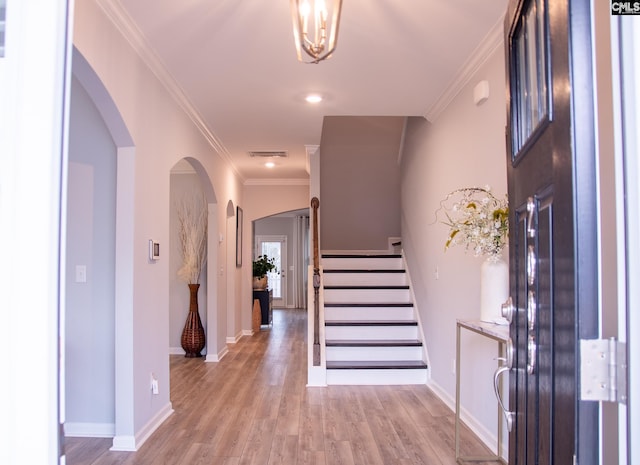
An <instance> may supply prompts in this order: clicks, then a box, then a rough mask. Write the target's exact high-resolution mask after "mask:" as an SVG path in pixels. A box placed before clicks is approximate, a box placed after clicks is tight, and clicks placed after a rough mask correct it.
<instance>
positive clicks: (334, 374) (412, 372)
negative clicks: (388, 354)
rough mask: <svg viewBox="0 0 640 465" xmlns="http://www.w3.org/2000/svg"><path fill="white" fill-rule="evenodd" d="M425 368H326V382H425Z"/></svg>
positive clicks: (377, 383)
mask: <svg viewBox="0 0 640 465" xmlns="http://www.w3.org/2000/svg"><path fill="white" fill-rule="evenodd" d="M426 382H427V370H426V369H404V370H400V369H390V370H331V369H327V384H332V385H336V384H344V385H368V384H369V385H374V384H375V385H384V384H389V385H391V384H396V385H397V384H426Z"/></svg>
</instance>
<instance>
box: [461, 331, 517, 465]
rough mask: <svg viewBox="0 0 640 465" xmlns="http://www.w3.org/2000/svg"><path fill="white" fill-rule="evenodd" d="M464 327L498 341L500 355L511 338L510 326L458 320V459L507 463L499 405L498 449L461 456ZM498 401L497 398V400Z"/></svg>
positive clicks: (500, 385) (501, 387)
mask: <svg viewBox="0 0 640 465" xmlns="http://www.w3.org/2000/svg"><path fill="white" fill-rule="evenodd" d="M462 329H466V330H467V331H471V332H474V333H476V334H480V335H481V336H484V337H487V338H489V339H492V340H494V341H497V342H498V357H504V356H505V355H504V352H505V345H506V343H507V341H508V340H509V326H501V325H496V324H493V323H487V322H484V321H479V320H457V324H456V422H455V429H456V435H455V445H456V461H457V462H458V463H460V462H486V461H494V462H498V461H499V462H501V463H504V464H506V463H507V462H506V461H505V460H504V459H503V458H502V425H503V421H502V411H501V410H500V406H499V405H498V444H497V448H496V449H497V451H496V452H495V453H494V454H493V455H488V456H461V455H460V372H461V371H462V367H461V364H460V332H461V330H462ZM502 389H503V380H500V384H499V385H498V392H499V394H500V395H502ZM496 403H497V400H496Z"/></svg>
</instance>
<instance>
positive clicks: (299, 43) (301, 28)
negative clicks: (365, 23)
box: [291, 0, 342, 63]
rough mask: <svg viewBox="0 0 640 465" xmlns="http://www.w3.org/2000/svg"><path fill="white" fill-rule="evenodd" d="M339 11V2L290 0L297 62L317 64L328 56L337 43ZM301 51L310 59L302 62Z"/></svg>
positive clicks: (340, 2)
mask: <svg viewBox="0 0 640 465" xmlns="http://www.w3.org/2000/svg"><path fill="white" fill-rule="evenodd" d="M328 4H329V5H330V6H328ZM341 9H342V0H291V16H292V19H293V37H294V40H295V42H296V50H297V52H298V60H300V61H304V62H305V63H319V62H321V61H322V60H325V59H327V58H329V57H330V56H331V54H332V53H333V52H334V51H335V49H336V45H337V42H338V27H339V25H340V10H341ZM310 28H311V32H310V31H309V29H310ZM303 51H304V52H305V53H306V54H307V55H309V56H310V57H311V58H312V60H310V61H305V59H304V58H305V57H304V55H303V53H302V52H303Z"/></svg>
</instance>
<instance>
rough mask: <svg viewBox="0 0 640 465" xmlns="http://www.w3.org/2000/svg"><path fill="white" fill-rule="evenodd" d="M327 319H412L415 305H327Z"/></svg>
mask: <svg viewBox="0 0 640 465" xmlns="http://www.w3.org/2000/svg"><path fill="white" fill-rule="evenodd" d="M324 318H325V320H329V321H331V320H348V321H353V320H404V321H412V320H413V319H414V316H413V307H325V308H324Z"/></svg>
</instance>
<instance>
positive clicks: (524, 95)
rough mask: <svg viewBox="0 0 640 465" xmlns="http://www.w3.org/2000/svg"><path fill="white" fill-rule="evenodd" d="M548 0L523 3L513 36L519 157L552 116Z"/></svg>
mask: <svg viewBox="0 0 640 465" xmlns="http://www.w3.org/2000/svg"><path fill="white" fill-rule="evenodd" d="M545 31H546V15H545V0H531V1H529V2H528V4H526V5H525V6H524V7H523V14H522V17H521V19H520V23H519V24H518V26H517V27H516V29H515V31H514V34H513V36H512V37H511V44H510V45H511V48H510V50H511V51H510V53H511V95H512V99H511V125H512V128H513V129H512V130H513V133H512V135H511V149H512V154H513V158H516V157H517V156H518V154H519V153H520V151H521V150H522V148H523V147H524V146H525V144H526V143H527V142H528V141H529V140H530V139H531V136H532V135H534V133H535V132H536V130H537V129H538V128H539V127H540V126H541V123H542V122H544V121H548V119H549V86H548V76H547V46H546V44H547V41H546V34H545Z"/></svg>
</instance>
